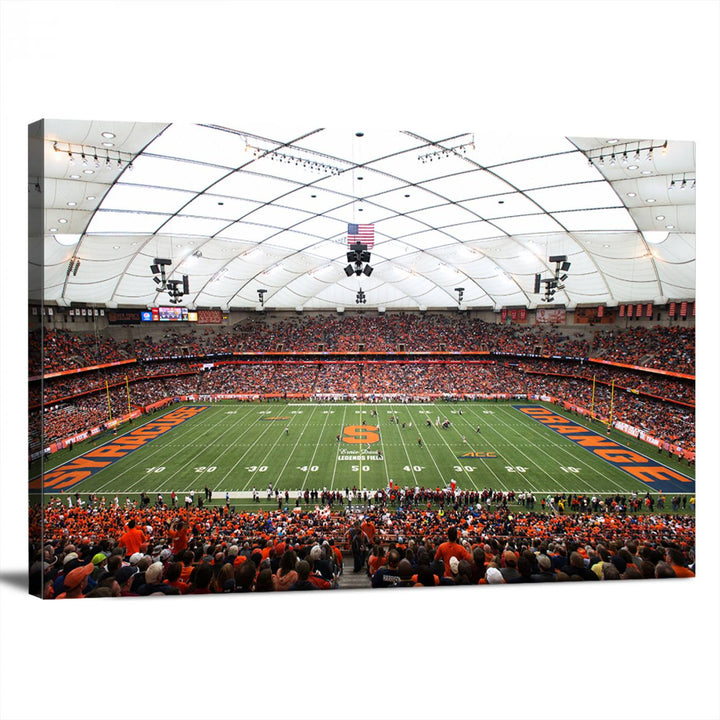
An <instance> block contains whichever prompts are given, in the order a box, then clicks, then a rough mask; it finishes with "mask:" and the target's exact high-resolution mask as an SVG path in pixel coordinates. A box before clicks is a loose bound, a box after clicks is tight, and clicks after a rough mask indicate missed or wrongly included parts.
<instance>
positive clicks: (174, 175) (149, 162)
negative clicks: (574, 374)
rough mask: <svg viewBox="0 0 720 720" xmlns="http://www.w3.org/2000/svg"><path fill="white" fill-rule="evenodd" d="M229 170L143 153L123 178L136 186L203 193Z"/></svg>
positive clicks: (125, 181) (124, 181)
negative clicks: (202, 191) (149, 155)
mask: <svg viewBox="0 0 720 720" xmlns="http://www.w3.org/2000/svg"><path fill="white" fill-rule="evenodd" d="M227 173H228V170H227V169H225V168H218V167H213V166H211V165H200V164H197V163H190V162H184V161H179V160H168V159H166V158H156V157H148V156H145V155H140V156H138V157H137V158H135V159H134V160H133V169H132V170H127V171H126V172H124V173H123V175H122V181H123V183H128V184H132V185H147V186H149V187H152V186H156V187H164V188H176V189H179V190H194V191H196V192H199V191H201V190H204V189H205V188H207V187H209V186H211V185H213V183H215V182H217V181H218V180H219V179H220V178H221V177H223V176H224V175H226V174H227Z"/></svg>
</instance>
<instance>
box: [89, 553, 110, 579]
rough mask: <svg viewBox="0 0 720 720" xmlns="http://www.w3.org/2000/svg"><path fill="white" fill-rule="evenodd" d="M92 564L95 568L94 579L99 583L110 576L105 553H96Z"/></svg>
mask: <svg viewBox="0 0 720 720" xmlns="http://www.w3.org/2000/svg"><path fill="white" fill-rule="evenodd" d="M92 564H93V566H94V569H93V571H92V575H91V577H92V579H93V580H94V581H95V582H96V583H99V582H100V580H102V579H103V578H104V577H105V576H106V575H108V569H107V557H106V555H105V553H101V552H99V553H95V555H93V559H92Z"/></svg>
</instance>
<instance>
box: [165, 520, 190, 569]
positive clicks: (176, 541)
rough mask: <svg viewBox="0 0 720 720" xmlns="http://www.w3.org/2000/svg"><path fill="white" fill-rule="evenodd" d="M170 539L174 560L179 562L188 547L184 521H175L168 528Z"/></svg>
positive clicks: (186, 529)
mask: <svg viewBox="0 0 720 720" xmlns="http://www.w3.org/2000/svg"><path fill="white" fill-rule="evenodd" d="M168 534H169V535H170V539H171V540H172V554H173V557H174V558H175V559H176V560H180V558H181V557H182V554H183V553H184V552H185V549H186V548H187V545H188V539H187V536H188V526H187V523H186V522H185V521H184V520H180V519H178V520H176V521H175V522H174V523H173V524H172V526H171V527H170V532H169V533H168Z"/></svg>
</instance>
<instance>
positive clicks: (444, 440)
mask: <svg viewBox="0 0 720 720" xmlns="http://www.w3.org/2000/svg"><path fill="white" fill-rule="evenodd" d="M432 407H433V410H434V411H435V412H437V413H438V414H441V415H444V414H445V413H444V412H443V413H440V408H438V407H437V406H436V405H435V403H433V405H432ZM431 422H432V421H431ZM450 427H451V428H453V429H454V428H455V423H451V425H450ZM435 431H436V432H437V434H438V436H439V437H440V439H441V440H442V441H443V442H444V443H445V445H446V447H447V449H448V450H449V451H450V453H451V454H452V456H453V459H454V460H455V462H454V463H453V467H454V466H455V465H457V466H458V467H460V468H462V472H463V473H465V475H467V478H468V480H469V481H470V482H471V483H472V484H473V485H474V486H475V489H476V490H480V488H479V487H478V484H477V483H476V482H475V480H474V479H473V476H472V475H471V474H470V473H469V472H468V471H467V470H466V469H465V466H464V465H463V463H462V460H461V458H459V457H458V456H457V455H456V454H455V451H454V450H453V449H452V448H451V447H450V443H448V441H447V440H446V439H445V436H444V435H443V432H444V431H443V429H442V428H441V427H435ZM460 436H461V437H462V435H460ZM490 472H492V473H493V475H495V473H494V472H493V471H492V470H490ZM495 477H497V475H495ZM498 482H499V483H500V484H501V485H502V481H501V480H500V478H498Z"/></svg>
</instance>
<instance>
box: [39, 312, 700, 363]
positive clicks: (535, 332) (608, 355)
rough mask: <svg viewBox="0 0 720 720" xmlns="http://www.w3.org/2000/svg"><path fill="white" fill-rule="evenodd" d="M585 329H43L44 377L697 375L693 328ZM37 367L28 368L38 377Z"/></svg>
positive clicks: (325, 322)
mask: <svg viewBox="0 0 720 720" xmlns="http://www.w3.org/2000/svg"><path fill="white" fill-rule="evenodd" d="M585 332H589V331H587V330H585V331H578V330H571V329H569V328H562V329H560V328H558V327H555V326H552V325H518V324H501V323H488V322H485V321H483V320H481V319H478V318H472V317H467V316H457V315H450V314H425V315H411V314H404V313H397V314H395V313H393V314H385V315H377V316H375V315H360V316H348V317H342V318H341V317H322V316H317V317H315V316H303V317H295V318H291V319H272V318H253V319H248V320H244V321H242V322H239V323H237V324H236V325H234V326H233V327H232V328H218V329H215V328H209V327H208V328H203V329H200V328H197V327H193V328H191V329H189V330H185V329H182V330H180V329H177V328H174V327H173V328H164V333H163V335H162V336H160V337H153V336H150V335H147V336H145V337H144V338H138V339H135V340H133V341H125V342H119V341H116V340H114V339H113V338H112V337H105V336H103V335H100V334H99V333H97V332H95V333H84V334H80V333H71V332H68V331H65V330H48V331H46V332H45V347H44V351H45V373H48V372H55V371H58V370H63V369H70V368H78V367H87V366H91V365H96V364H100V363H106V362H116V361H118V360H121V359H126V358H134V357H135V358H138V359H149V358H152V359H158V358H183V357H196V358H198V357H206V356H219V355H223V356H226V355H230V354H233V353H244V352H318V351H327V352H358V351H361V350H363V351H366V352H378V353H388V352H393V353H394V352H398V351H403V350H404V351H407V352H424V351H446V352H463V351H487V352H492V353H496V354H514V355H548V356H561V357H572V358H587V357H598V358H602V359H604V360H610V361H614V362H622V363H627V364H632V365H643V366H645V367H649V368H664V369H667V370H674V371H676V372H682V373H694V368H695V329H694V327H680V326H674V327H669V328H668V327H661V326H657V327H632V328H627V329H622V330H620V329H613V330H597V331H596V332H595V334H594V336H590V335H589V334H588V335H587V336H586V335H585ZM39 338H40V336H39V333H38V332H37V331H36V332H33V333H31V335H30V357H31V358H33V357H35V358H38V357H40V345H39V342H40V340H39ZM39 372H40V368H39V367H33V366H31V368H30V375H31V376H33V375H37V374H39Z"/></svg>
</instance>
